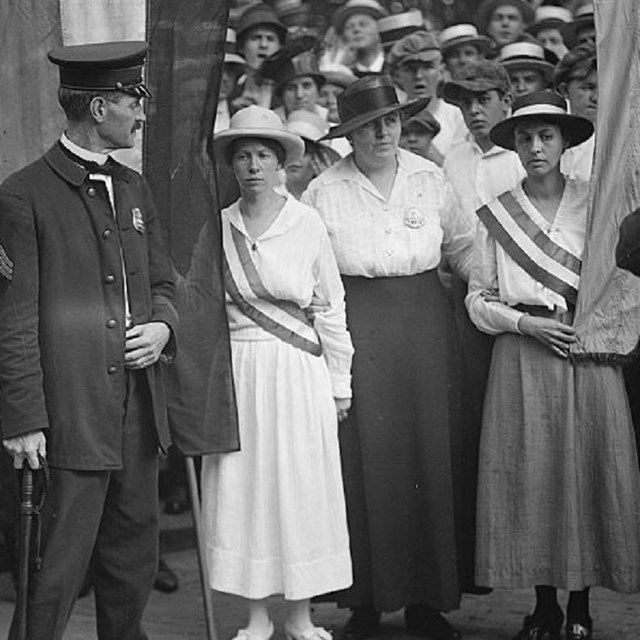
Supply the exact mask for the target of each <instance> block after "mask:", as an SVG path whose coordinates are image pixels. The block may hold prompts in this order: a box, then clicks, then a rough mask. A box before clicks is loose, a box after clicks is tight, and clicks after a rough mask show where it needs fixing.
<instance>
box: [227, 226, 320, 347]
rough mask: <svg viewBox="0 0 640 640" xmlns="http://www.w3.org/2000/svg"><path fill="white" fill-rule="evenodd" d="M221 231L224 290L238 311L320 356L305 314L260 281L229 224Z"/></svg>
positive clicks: (244, 244) (241, 240) (240, 237)
mask: <svg viewBox="0 0 640 640" xmlns="http://www.w3.org/2000/svg"><path fill="white" fill-rule="evenodd" d="M223 228H224V262H223V270H224V286H225V290H226V292H227V293H228V294H229V296H230V297H231V299H232V300H233V302H234V303H235V304H236V305H237V307H238V309H240V311H242V313H244V314H245V315H246V316H247V317H248V318H250V319H251V320H253V322H255V323H256V324H257V325H258V326H259V327H262V328H263V329H264V330H265V331H267V332H269V333H270V334H272V335H274V336H276V337H277V338H280V339H281V340H283V341H284V342H286V343H288V344H290V345H293V346H294V347H297V348H298V349H302V350H303V351H306V352H307V353H310V354H312V355H314V356H320V355H322V346H321V344H320V339H319V338H318V334H317V333H316V332H315V331H314V329H313V325H312V323H311V321H310V320H309V318H308V317H307V314H306V313H305V312H304V310H303V309H302V308H301V307H300V306H299V305H297V304H296V303H295V302H292V301H290V300H278V299H277V298H276V297H275V296H273V295H272V294H271V293H270V292H269V291H268V290H267V288H266V287H265V286H264V283H263V282H262V280H261V279H260V275H259V274H258V271H257V269H256V265H255V264H254V262H253V260H252V259H251V254H250V252H249V249H248V247H247V242H246V240H245V237H244V236H243V235H242V233H240V231H238V230H237V229H236V228H235V227H234V226H233V225H232V224H229V225H223Z"/></svg>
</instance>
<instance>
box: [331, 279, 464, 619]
mask: <svg viewBox="0 0 640 640" xmlns="http://www.w3.org/2000/svg"><path fill="white" fill-rule="evenodd" d="M343 282H344V286H345V290H346V300H347V322H348V326H349V330H350V332H351V336H352V339H353V343H354V347H355V357H354V361H353V369H352V373H353V392H354V403H353V408H352V411H351V413H350V417H349V419H348V420H347V422H345V423H344V424H342V425H341V427H340V446H341V456H342V466H343V478H344V483H345V493H346V499H347V518H348V523H349V534H350V538H351V553H352V561H353V569H354V584H353V586H352V587H351V588H350V589H348V590H347V591H345V592H342V593H341V594H339V597H338V602H339V604H340V606H345V607H354V606H359V605H365V604H372V605H373V606H374V607H375V608H376V609H378V610H380V611H394V610H397V609H400V608H402V607H404V606H406V605H407V604H414V603H421V604H427V605H429V606H432V607H434V608H437V609H440V610H443V611H447V610H450V609H455V608H457V607H458V606H459V602H460V593H459V584H458V567H457V560H456V544H455V515H454V501H453V478H452V465H451V437H450V419H451V415H450V412H451V406H450V400H449V398H450V393H451V372H450V364H449V363H450V358H451V355H452V339H451V338H452V330H453V315H452V310H451V306H450V304H449V303H448V301H447V298H446V296H445V293H444V290H443V288H442V285H441V284H440V281H439V279H438V276H437V273H436V271H435V270H434V271H429V272H426V273H422V274H418V275H415V276H405V277H396V278H375V279H370V278H361V277H349V276H346V277H343Z"/></svg>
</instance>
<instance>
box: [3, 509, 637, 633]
mask: <svg viewBox="0 0 640 640" xmlns="http://www.w3.org/2000/svg"><path fill="white" fill-rule="evenodd" d="M188 525H189V519H188V517H186V516H180V517H173V518H167V517H165V518H164V519H163V545H164V547H165V549H167V550H168V551H167V552H166V553H165V556H166V559H167V561H168V562H169V564H170V565H171V567H172V568H173V569H174V570H175V571H176V573H177V574H178V577H179V578H180V584H181V586H180V589H179V590H178V591H177V592H176V593H173V594H162V593H158V592H154V593H153V594H152V596H151V600H150V602H149V605H148V607H147V611H146V615H145V628H146V630H147V633H148V634H149V638H150V640H182V639H184V640H191V639H196V638H198V639H202V640H204V639H205V638H206V634H205V626H204V618H203V613H202V611H203V610H202V596H201V592H200V583H199V577H198V570H197V560H196V553H195V549H194V548H193V546H192V541H193V537H192V534H191V533H190V532H189V530H188ZM12 599H13V589H12V586H11V583H10V580H9V576H8V574H6V573H3V574H0V637H2V638H5V637H6V633H7V629H8V626H9V620H10V617H11V612H12V609H13V604H12ZM213 603H214V615H215V618H216V622H217V630H218V636H219V640H228V639H229V638H231V637H233V635H234V633H235V631H236V630H237V629H238V628H239V627H241V626H242V625H243V623H244V615H243V609H242V606H241V605H240V604H239V603H238V602H237V600H235V599H234V598H232V597H230V596H225V595H223V594H217V593H216V594H214V595H213ZM273 604H274V619H275V622H276V626H278V623H280V624H279V627H280V629H281V623H282V617H283V607H282V602H281V600H279V599H277V598H274V599H273ZM530 604H531V593H530V592H529V591H499V590H497V591H494V592H493V593H492V594H490V595H488V596H469V597H465V599H464V602H463V606H462V608H461V610H460V611H457V612H454V613H452V614H450V615H449V619H450V620H451V621H452V622H453V623H454V624H455V625H457V626H458V628H459V629H460V630H461V631H462V633H463V636H464V638H465V640H509V639H510V638H512V637H513V635H514V634H515V632H516V631H517V630H518V629H519V626H520V624H521V621H522V617H523V616H524V615H525V614H526V613H527V612H528V608H529V606H530ZM592 613H593V615H594V619H595V625H596V627H595V629H596V634H595V638H596V640H640V595H634V596H620V595H618V594H614V593H611V592H609V591H605V590H602V589H596V590H594V594H593V605H592ZM93 615H94V613H93V599H92V598H91V597H90V596H89V597H87V598H83V599H82V600H80V601H78V603H77V605H76V608H75V610H74V613H73V616H72V618H71V621H70V624H69V627H68V631H67V633H66V634H65V640H95V638H96V635H95V631H94V618H93ZM346 617H347V613H346V612H344V611H341V610H339V609H337V608H336V607H334V606H333V605H331V604H319V605H316V606H315V621H316V623H317V624H320V625H323V626H325V627H327V628H329V629H337V628H339V627H340V626H341V625H342V624H344V622H345V620H346ZM383 624H384V627H383V631H382V633H381V634H380V638H381V640H390V639H391V638H393V639H394V640H405V638H406V639H408V638H409V636H407V635H406V634H405V633H404V631H403V628H402V618H401V616H400V615H399V614H393V615H389V616H385V618H384V619H383ZM282 639H283V635H282V633H281V631H280V632H279V633H277V634H276V637H275V640H282Z"/></svg>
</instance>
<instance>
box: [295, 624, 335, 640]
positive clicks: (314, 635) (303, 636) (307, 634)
mask: <svg viewBox="0 0 640 640" xmlns="http://www.w3.org/2000/svg"><path fill="white" fill-rule="evenodd" d="M284 635H285V638H286V640H333V637H332V636H331V634H330V633H329V632H328V631H327V630H326V629H323V628H322V627H309V628H308V629H307V630H306V631H303V632H302V633H297V632H294V631H292V630H291V629H289V628H288V627H287V626H286V625H285V628H284Z"/></svg>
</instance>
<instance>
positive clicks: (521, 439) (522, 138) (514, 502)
mask: <svg viewBox="0 0 640 640" xmlns="http://www.w3.org/2000/svg"><path fill="white" fill-rule="evenodd" d="M592 132H593V125H592V124H591V123H590V122H589V121H588V120H586V119H585V118H581V117H577V116H570V115H568V114H567V111H566V102H565V101H564V99H563V98H561V97H560V96H558V95H556V94H554V93H551V92H538V93H533V94H530V95H528V96H523V97H521V98H519V99H518V100H516V101H515V103H514V108H513V115H512V117H511V118H509V119H507V120H505V121H503V122H501V123H500V124H498V125H496V126H495V127H494V128H493V129H492V130H491V139H492V140H493V142H494V143H495V144H497V145H500V146H501V147H503V148H506V149H515V151H516V152H517V153H518V156H519V158H520V161H521V162H522V164H523V166H524V168H525V171H526V172H527V175H526V177H525V179H524V180H523V182H522V183H521V184H520V185H519V186H517V187H516V188H515V189H513V190H512V191H509V192H506V193H504V194H502V195H501V196H499V197H498V198H497V199H496V200H493V201H492V202H490V203H488V204H487V205H486V206H484V207H481V208H480V209H479V210H478V212H477V213H478V216H479V218H480V221H481V224H480V225H479V228H478V234H477V237H476V244H475V253H474V263H473V268H472V271H471V279H470V282H469V294H468V296H467V300H466V302H467V307H468V309H469V314H470V316H471V319H472V320H473V321H474V322H475V324H476V325H477V326H478V327H479V328H480V329H481V330H483V331H486V332H487V333H491V334H496V335H497V338H496V342H495V346H494V349H493V360H492V364H491V372H490V376H489V381H488V387H487V395H486V400H485V406H484V419H483V426H482V440H481V448H480V477H479V488H478V525H477V554H476V563H477V565H476V580H477V582H478V584H481V585H485V586H490V587H502V588H522V587H527V586H534V585H535V588H536V607H535V610H534V612H533V613H532V614H531V615H529V616H527V617H526V618H525V622H524V627H523V629H522V630H521V631H520V632H519V633H518V634H517V635H516V640H525V639H526V640H531V639H533V640H536V639H538V640H541V639H542V638H545V639H549V640H553V639H556V638H559V637H560V633H561V629H562V625H563V621H564V614H563V611H562V609H561V608H560V606H559V604H558V601H557V589H558V588H560V589H564V590H567V591H569V592H570V595H569V601H568V606H567V616H566V636H565V637H566V639H567V640H586V639H588V638H591V637H592V619H591V616H590V613H589V587H591V586H596V585H602V586H605V587H607V588H610V589H614V590H617V591H622V592H631V591H637V590H639V589H640V477H639V472H638V459H637V455H636V448H635V444H634V434H633V430H632V425H631V419H630V415H629V408H628V402H627V398H626V395H625V390H624V383H623V379H622V373H621V371H620V367H617V366H614V365H613V364H609V363H599V362H598V363H596V362H586V361H585V362H583V361H573V360H572V359H570V357H569V352H570V347H571V345H572V344H573V343H574V342H575V340H576V337H575V332H574V329H573V327H572V321H573V311H574V307H575V302H576V296H577V292H578V287H579V281H580V269H581V259H582V255H583V248H584V242H585V233H586V221H587V200H588V185H587V183H583V182H578V181H575V180H571V179H569V178H567V177H566V176H564V175H563V174H562V173H561V172H560V168H559V167H560V158H561V155H562V153H563V151H564V150H565V149H567V148H569V147H572V146H574V145H577V144H580V143H581V142H583V141H584V140H586V139H587V138H588V137H589V136H590V135H591V134H592Z"/></svg>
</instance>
